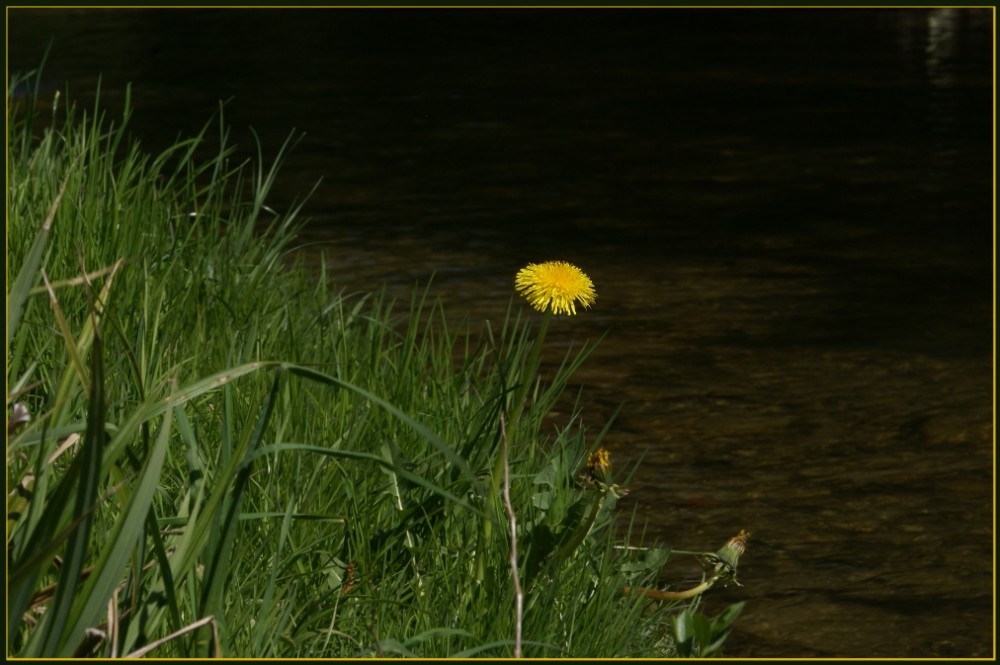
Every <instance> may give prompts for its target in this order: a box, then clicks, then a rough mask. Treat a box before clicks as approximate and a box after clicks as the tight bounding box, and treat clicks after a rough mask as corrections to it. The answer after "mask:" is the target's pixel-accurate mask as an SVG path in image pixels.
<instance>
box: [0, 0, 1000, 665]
mask: <svg viewBox="0 0 1000 665" xmlns="http://www.w3.org/2000/svg"><path fill="white" fill-rule="evenodd" d="M8 16H9V58H10V66H11V69H12V71H13V70H19V69H20V70H24V69H29V68H32V67H35V66H37V64H38V63H39V62H40V59H41V54H42V52H43V50H44V48H45V45H46V43H47V41H48V39H49V38H50V37H54V39H55V43H54V47H53V51H52V55H51V57H50V60H49V63H48V64H47V66H46V68H45V78H46V80H47V81H49V82H50V84H51V85H52V89H55V88H59V87H62V86H63V82H64V81H69V85H70V90H71V92H72V93H73V94H74V96H76V97H78V98H83V99H86V98H87V97H88V95H90V94H91V93H92V91H93V90H94V87H95V85H96V81H97V76H98V75H99V74H102V75H103V80H102V91H103V92H102V97H103V99H104V100H105V101H106V102H108V105H109V108H112V109H115V108H120V102H121V100H122V98H123V89H124V86H125V84H126V83H128V82H133V83H134V85H135V87H134V91H133V96H132V99H133V103H134V104H135V106H136V107H137V111H136V115H135V124H134V128H135V131H136V132H137V133H138V134H139V135H140V136H141V137H142V139H143V141H144V143H145V144H146V145H147V146H149V147H150V148H151V149H155V148H157V147H165V146H166V145H168V144H169V143H171V142H172V141H173V140H174V139H175V138H176V136H177V135H178V133H184V134H190V133H192V132H193V131H195V130H196V129H198V128H200V126H201V125H202V124H203V123H204V122H205V121H206V119H207V118H208V117H209V116H210V115H211V114H212V113H213V112H214V111H215V110H216V109H217V105H218V102H219V100H221V99H229V98H232V100H231V101H230V103H229V105H228V106H227V108H226V119H227V123H228V124H230V125H231V126H232V127H233V134H234V137H235V138H237V140H238V141H239V142H240V143H241V145H244V146H245V147H246V148H247V149H248V150H249V149H251V148H252V146H253V143H252V138H251V135H250V134H249V132H248V131H247V128H248V127H249V126H253V127H254V128H255V129H256V130H257V132H258V134H259V135H260V136H261V137H262V140H263V143H264V147H265V151H266V154H274V151H275V150H276V149H277V147H278V146H279V145H280V144H281V142H282V141H283V140H284V138H285V137H286V136H287V135H288V132H289V131H290V130H291V129H292V128H293V127H294V128H297V129H298V130H301V131H305V132H306V137H305V139H304V140H303V142H302V143H300V144H299V146H298V148H297V149H296V150H295V152H294V153H293V154H292V157H291V158H290V160H289V162H288V164H287V165H286V167H285V168H284V169H283V171H282V174H283V178H282V181H281V183H280V184H279V191H278V192H276V200H275V205H277V206H280V205H283V204H287V203H288V202H290V201H291V200H292V199H293V197H294V196H295V195H296V194H303V193H305V192H306V191H307V190H308V189H309V188H310V187H311V185H312V184H313V183H314V182H315V181H316V180H317V179H318V178H321V177H322V178H323V182H322V184H321V186H320V188H319V189H318V191H317V192H316V194H315V195H314V197H313V198H312V199H311V201H310V203H309V204H308V206H307V208H306V214H308V215H309V216H310V217H311V218H312V219H313V223H312V225H311V226H310V228H309V231H308V234H307V236H306V237H304V238H303V242H304V243H308V246H307V247H305V248H304V250H303V251H307V252H309V253H310V256H316V255H318V253H320V252H324V253H326V255H327V258H328V260H329V261H330V263H331V265H332V267H333V273H334V275H335V278H336V279H337V280H338V282H340V283H341V284H343V285H344V286H345V287H346V288H347V289H348V290H355V289H362V290H370V289H374V288H377V287H378V286H379V285H381V284H382V283H383V282H386V283H388V284H389V286H390V288H391V289H392V290H393V292H394V293H397V294H399V295H401V296H405V295H406V294H407V293H408V289H409V288H410V287H411V286H412V285H414V284H426V282H427V280H428V279H429V278H430V277H431V275H432V274H434V275H435V276H434V281H433V283H432V287H431V292H432V294H434V295H436V296H440V297H441V298H442V299H443V300H444V301H445V303H446V305H447V307H448V309H449V310H450V311H451V312H452V313H454V314H456V315H460V314H464V313H469V314H470V315H471V319H472V320H473V321H474V322H476V323H477V324H478V323H479V322H481V321H483V320H484V319H493V320H496V319H499V318H501V317H502V314H503V311H504V309H505V307H506V305H507V302H508V300H509V298H510V296H511V290H512V283H513V275H514V273H515V272H516V270H517V269H518V268H519V267H521V266H522V265H524V264H526V263H527V262H529V261H539V260H547V259H564V260H569V261H572V262H574V263H576V264H577V265H579V266H581V267H582V268H583V269H584V270H585V271H586V272H587V273H588V274H589V275H590V276H591V277H592V278H593V280H594V282H595V283H596V285H597V289H598V293H599V299H598V301H597V304H596V306H595V308H594V309H593V310H592V311H589V312H586V313H584V314H582V315H580V316H578V317H576V318H573V319H568V320H564V321H559V322H556V323H555V324H554V326H553V329H552V331H551V332H550V335H551V336H550V338H549V339H550V342H551V346H552V349H551V354H552V355H551V360H553V361H555V360H556V359H558V357H559V355H560V353H561V351H562V350H563V349H565V347H566V345H568V344H570V343H571V342H572V343H579V342H581V341H582V340H584V339H588V338H589V339H594V338H596V337H597V336H599V335H600V334H601V333H602V332H604V331H605V330H608V329H610V333H609V334H608V336H607V338H606V340H605V341H604V342H603V344H602V346H600V347H599V349H598V350H597V351H596V352H595V353H594V355H593V356H592V357H591V359H590V360H589V362H588V363H587V364H586V365H585V366H584V368H583V370H582V371H581V373H580V374H579V375H578V383H579V384H580V385H584V386H586V392H585V400H584V403H585V406H586V408H585V412H584V420H585V422H586V423H587V424H588V426H590V427H591V428H592V429H593V431H597V430H599V429H600V427H601V426H603V425H604V423H605V422H606V420H607V418H609V417H610V416H611V414H612V413H613V412H614V410H615V409H616V408H617V407H618V405H619V404H620V403H622V402H624V406H623V408H622V410H621V412H620V415H619V417H618V419H617V421H616V423H615V425H614V426H613V429H612V432H611V434H610V438H609V441H610V443H611V445H612V448H613V450H614V452H615V459H616V461H618V462H622V463H624V462H626V461H628V460H637V459H639V457H640V455H641V454H643V453H645V455H646V456H645V458H644V459H643V461H642V463H641V466H640V467H639V469H638V471H637V473H636V476H635V478H634V480H633V482H632V483H631V488H632V493H631V495H630V497H629V499H630V500H631V501H632V504H630V505H632V506H634V507H635V508H636V510H637V511H638V513H639V515H640V516H641V517H642V518H646V519H649V520H650V535H651V536H652V537H655V538H657V539H659V540H661V541H663V542H666V543H668V544H670V545H673V546H675V547H677V548H680V549H706V548H712V549H714V548H715V547H717V546H720V545H721V544H722V543H723V542H725V540H726V539H727V538H728V537H729V536H731V535H734V534H735V533H736V532H738V531H739V529H741V528H746V529H749V530H751V531H752V532H753V533H754V538H753V539H752V540H751V543H750V549H749V551H748V553H747V554H746V556H745V557H744V559H743V560H742V561H741V580H742V582H743V583H744V584H745V586H744V587H743V588H735V587H733V588H730V589H727V590H724V591H722V592H720V593H717V594H715V595H713V596H710V597H709V598H708V599H707V600H706V603H705V607H706V609H707V610H708V611H709V612H713V611H715V610H717V609H721V608H722V607H724V606H725V605H726V604H728V603H731V602H735V601H739V600H746V601H747V606H746V610H745V612H744V615H743V616H742V617H741V619H740V620H739V622H738V624H737V629H736V631H735V632H734V634H733V635H732V637H731V638H730V642H729V647H728V654H729V655H730V656H747V657H813V656H830V657H907V658H913V657H987V656H991V655H992V654H993V652H994V638H993V632H994V625H995V623H994V608H995V601H994V567H993V558H994V532H993V525H994V508H993V494H994V427H993V423H994V410H993V406H994V392H993V381H994V351H993V346H994V339H995V337H994V329H993V320H994V316H993V314H994V295H993V290H992V279H993V251H992V247H993V243H994V228H995V225H994V219H993V212H992V205H993V200H994V199H993V175H992V170H991V168H992V150H993V135H992V131H993V120H994V115H993V106H992V104H993V70H992V64H991V63H992V60H991V58H992V49H993V44H994V34H993V13H992V11H991V10H958V9H933V10H924V9H919V10H905V11H903V10H875V9H872V10H677V9H661V10H597V9H594V10H558V11H542V10H505V11H501V10H481V9H479V10H444V11H435V10H405V11H404V10H368V11H349V10H310V11H290V10H252V11H251V10H241V11H236V10H217V11H192V10H184V11H178V10H172V11H157V10H143V11H125V10H88V11H67V10H48V11H41V10H33V11H29V10H12V11H11V12H10V13H9V15H8ZM116 105H117V106H116Z"/></svg>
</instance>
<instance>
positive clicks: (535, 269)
mask: <svg viewBox="0 0 1000 665" xmlns="http://www.w3.org/2000/svg"><path fill="white" fill-rule="evenodd" d="M514 288H515V289H517V291H518V292H520V293H521V295H523V296H524V297H525V298H527V299H528V302H529V303H531V306H532V307H534V308H535V309H537V310H538V311H540V312H545V311H548V310H549V309H550V308H551V310H552V313H553V314H576V305H577V303H579V304H581V305H583V306H584V307H588V308H589V307H590V306H591V305H593V304H594V301H595V300H597V292H596V291H595V290H594V283H593V282H592V281H590V278H589V277H587V274H586V273H585V272H583V271H582V270H580V269H579V268H577V267H576V266H575V265H573V264H572V263H566V262H565V261H546V262H545V263H529V264H528V265H527V267H525V268H521V269H520V270H518V271H517V277H516V279H515V280H514Z"/></svg>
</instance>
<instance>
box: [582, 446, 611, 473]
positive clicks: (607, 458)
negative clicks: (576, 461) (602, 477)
mask: <svg viewBox="0 0 1000 665" xmlns="http://www.w3.org/2000/svg"><path fill="white" fill-rule="evenodd" d="M587 468H588V469H593V470H594V471H600V472H604V471H608V470H609V469H610V468H611V453H610V452H608V449H607V448H598V449H597V450H595V451H594V452H592V453H591V454H590V457H589V458H587Z"/></svg>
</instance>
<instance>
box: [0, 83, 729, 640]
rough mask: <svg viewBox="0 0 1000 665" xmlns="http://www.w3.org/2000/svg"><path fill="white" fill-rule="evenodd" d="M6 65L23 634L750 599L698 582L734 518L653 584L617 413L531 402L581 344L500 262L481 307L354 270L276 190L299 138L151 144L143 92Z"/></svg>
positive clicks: (577, 631) (482, 633) (247, 631)
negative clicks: (468, 316) (304, 233)
mask: <svg viewBox="0 0 1000 665" xmlns="http://www.w3.org/2000/svg"><path fill="white" fill-rule="evenodd" d="M16 83H17V82H15V84H16ZM13 89H14V84H12V85H11V87H10V88H9V91H8V118H9V122H8V136H7V141H8V155H7V167H8V231H7V233H8V235H7V252H8V253H7V285H8V286H7V316H8V328H7V366H6V368H7V413H8V430H7V431H8V443H7V488H8V504H7V507H8V517H7V553H8V608H7V609H8V626H7V628H8V636H9V639H8V655H11V656H72V655H97V656H121V655H129V654H131V655H142V654H145V653H149V654H150V655H152V656H157V657H205V656H211V655H223V656H229V657H355V656H373V655H374V656H390V655H415V656H422V657H433V656H475V657H505V656H511V655H525V656H537V657H560V656H575V657H613V656H617V657H656V656H673V655H709V654H712V653H716V652H717V651H718V649H719V647H720V646H721V644H722V641H723V639H724V637H725V635H726V633H727V631H728V629H729V626H730V624H731V621H732V620H733V619H734V618H735V616H736V614H738V611H739V607H738V606H734V607H733V608H732V609H731V610H730V611H729V612H726V613H724V614H723V615H722V616H720V617H715V618H714V619H709V618H706V617H703V616H701V615H699V614H698V613H697V611H696V606H697V603H698V599H699V597H700V593H702V592H703V591H705V590H707V589H708V588H710V587H711V586H712V584H714V583H717V582H718V583H724V582H727V581H730V580H731V579H732V578H733V576H734V574H735V567H736V564H737V561H738V557H739V555H740V554H741V553H742V551H743V545H744V544H745V538H736V539H734V540H733V541H731V542H730V543H727V544H726V545H724V546H723V547H722V549H720V550H718V551H716V552H714V553H700V554H701V556H702V560H703V561H704V563H705V571H706V572H705V578H704V580H703V583H702V584H700V585H697V586H696V587H695V588H694V589H688V590H685V589H681V588H678V587H676V586H675V587H674V588H673V589H672V590H667V591H664V587H665V584H664V580H662V579H661V569H662V567H663V565H664V564H665V563H666V561H667V560H668V558H670V557H671V556H674V555H676V553H671V552H670V550H669V549H668V548H665V547H644V546H643V544H642V543H641V539H640V534H639V533H638V531H639V529H637V528H635V529H633V528H629V526H628V516H627V515H618V513H617V510H616V501H617V499H618V498H619V497H620V495H621V494H622V492H624V490H623V488H622V485H623V484H625V480H627V478H626V474H625V473H623V471H622V470H621V469H617V468H615V467H614V466H613V464H612V463H611V462H610V460H609V459H608V457H607V455H606V453H605V452H602V449H601V448H600V443H601V437H602V433H601V432H592V431H588V430H587V429H586V428H585V427H584V426H583V425H582V423H581V421H580V419H579V418H575V417H574V418H573V419H571V421H570V422H568V423H567V424H566V425H565V426H564V427H563V428H561V429H557V430H549V431H546V430H545V429H543V426H542V421H543V417H544V416H545V414H546V413H548V412H549V411H550V410H551V407H552V405H553V404H554V403H555V400H556V399H557V398H558V397H559V395H560V394H561V392H562V390H563V389H564V387H565V385H566V382H567V380H568V378H569V377H570V376H571V374H572V373H573V371H574V369H575V368H576V367H578V366H579V364H580V363H582V362H583V361H584V360H585V359H586V356H587V353H588V347H587V346H586V345H581V346H580V347H579V350H576V351H573V352H572V353H571V354H570V355H569V356H567V357H566V358H565V360H564V362H563V364H562V368H561V369H560V371H559V372H558V373H557V374H556V375H555V376H552V377H546V379H545V381H541V380H540V379H539V378H538V377H537V373H536V369H537V366H538V359H539V355H540V354H542V353H545V349H544V330H545V327H546V326H549V325H552V326H556V325H558V324H559V320H558V318H557V317H552V316H550V315H549V314H545V315H544V316H542V315H538V314H537V313H536V312H534V310H533V309H532V308H531V306H530V304H531V303H528V302H525V301H524V300H523V299H521V298H519V297H518V296H516V295H515V294H514V289H513V287H514V280H513V278H514V276H513V275H512V276H511V285H512V299H511V305H510V307H509V309H508V311H507V312H497V316H496V321H499V322H500V323H498V324H496V325H493V326H490V325H482V326H479V325H474V326H468V327H467V328H462V329H455V328H454V326H449V325H448V324H447V323H446V317H445V316H444V313H443V311H442V309H441V305H440V304H439V303H438V302H434V301H431V300H430V299H428V298H427V297H425V293H423V292H419V291H418V292H415V293H414V295H413V298H412V299H411V300H410V301H409V302H405V303H397V302H390V301H388V300H387V299H386V298H385V297H383V296H382V295H380V294H379V293H373V294H350V295H346V294H343V293H342V292H340V291H338V290H336V288H335V287H334V286H332V285H331V284H330V280H329V279H328V277H327V275H326V274H325V271H324V269H323V267H322V266H321V267H320V269H319V274H316V271H315V270H309V271H307V270H306V269H305V268H304V266H303V265H301V264H300V263H298V262H297V261H296V260H295V259H294V256H293V255H291V254H290V252H289V250H290V247H291V245H292V243H293V240H294V238H295V234H296V231H297V229H298V227H299V224H300V223H301V220H300V217H299V208H298V207H296V206H293V207H292V208H291V209H289V210H281V211H275V210H272V209H271V208H270V207H269V206H268V194H269V189H270V187H271V185H272V183H273V182H274V179H275V177H276V175H277V172H278V168H279V166H280V163H281V160H282V158H283V156H284V152H285V150H287V149H290V148H291V147H292V145H291V144H292V143H293V141H290V142H289V143H288V144H286V146H285V149H284V150H283V151H282V153H281V154H279V155H277V156H276V157H273V158H266V157H265V156H263V155H261V156H259V159H257V160H255V161H254V162H253V163H237V162H236V161H234V155H235V153H234V150H233V149H232V147H231V146H229V145H228V144H227V135H226V131H225V129H224V125H223V123H222V121H221V118H220V119H217V120H214V121H212V122H210V123H208V124H207V125H206V126H205V129H204V130H203V131H202V133H201V134H199V135H198V136H196V137H194V138H192V139H190V140H185V141H179V142H178V143H177V144H176V145H174V146H173V147H172V148H170V149H169V150H167V151H166V152H164V153H162V154H159V155H150V154H146V153H144V152H143V150H142V149H141V147H140V146H138V145H137V144H136V143H134V142H132V141H130V139H129V137H128V133H127V120H128V116H129V113H130V110H129V109H128V108H126V109H125V110H124V111H123V113H122V115H121V116H120V117H114V118H109V117H105V116H103V115H102V114H101V113H100V112H98V111H97V110H96V109H94V110H91V109H86V110H81V109H76V108H74V107H72V106H69V105H68V104H67V102H66V100H65V99H60V98H59V96H56V97H54V98H51V99H45V100H41V99H39V98H37V96H34V95H32V94H30V93H29V95H28V97H27V98H24V97H15V96H14V95H13V94H11V92H12V91H13ZM19 89H28V90H30V89H31V81H29V82H28V84H27V85H26V86H21V87H20V88H19ZM209 148H210V149H211V150H212V151H213V152H214V156H212V157H209V158H205V157H204V156H203V155H204V154H206V150H207V149H209ZM269 163H270V164H271V165H270V166H267V164H269ZM532 302H533V303H534V304H536V306H537V304H538V301H537V299H535V300H533V301H532ZM579 315H581V316H583V315H585V313H583V312H581V313H580V314H579ZM615 524H617V526H618V528H612V527H613V525H615ZM512 527H513V528H512ZM626 545H628V547H626ZM715 545H718V544H715ZM709 549H711V550H715V549H716V548H715V547H711V548H709ZM690 554H691V553H688V554H687V555H690Z"/></svg>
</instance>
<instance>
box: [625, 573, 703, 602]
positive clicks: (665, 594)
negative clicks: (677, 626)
mask: <svg viewBox="0 0 1000 665" xmlns="http://www.w3.org/2000/svg"><path fill="white" fill-rule="evenodd" d="M718 580H719V578H718V577H710V578H709V579H707V580H705V581H704V582H702V583H701V584H699V585H698V586H696V587H691V588H690V589H685V590H684V591H660V590H659V589H647V588H646V587H638V588H637V589H636V590H637V591H638V592H639V594H641V595H643V596H645V597H646V598H652V599H653V600H687V599H689V598H694V597H695V596H700V595H701V594H703V593H705V592H706V591H708V590H709V589H711V588H712V586H713V585H715V583H716V582H717V581H718ZM630 593H632V587H629V586H626V587H625V588H623V589H622V595H625V596H627V595H629V594H630Z"/></svg>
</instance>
